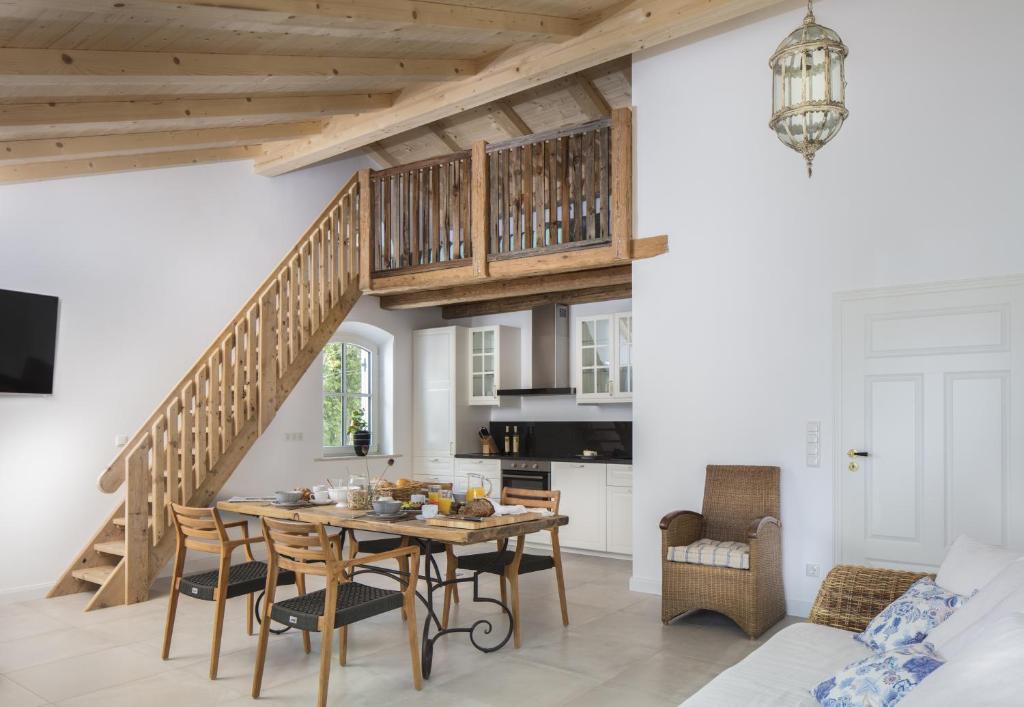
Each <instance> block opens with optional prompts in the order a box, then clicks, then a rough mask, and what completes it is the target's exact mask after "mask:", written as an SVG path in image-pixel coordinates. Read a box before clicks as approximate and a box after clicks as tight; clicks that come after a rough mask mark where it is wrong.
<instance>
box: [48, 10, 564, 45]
mask: <svg viewBox="0 0 1024 707" xmlns="http://www.w3.org/2000/svg"><path fill="white" fill-rule="evenodd" d="M33 2H34V3H36V4H38V5H39V6H40V7H45V8H47V9H55V10H63V11H79V12H80V11H83V10H88V11H93V12H105V13H117V14H120V15H124V16H125V17H130V18H133V19H135V20H136V21H138V20H141V19H164V18H169V19H174V20H175V21H177V22H180V23H182V24H184V25H186V26H192V27H197V28H203V27H209V26H210V25H211V24H212V23H214V22H217V23H221V24H224V25H226V26H231V25H232V23H238V24H239V25H240V26H243V27H246V28H248V29H249V31H260V32H290V31H296V30H299V29H303V28H309V29H316V30H318V31H320V32H329V31H330V30H331V29H332V28H338V29H353V28H355V29H358V28H362V29H371V30H372V29H378V30H394V29H398V28H402V27H420V28H439V29H450V30H467V31H474V32H502V33H507V34H515V35H517V37H516V38H517V39H518V40H527V39H534V40H542V41H550V40H561V39H565V38H567V37H572V36H575V35H577V34H579V33H580V32H581V31H582V27H583V23H582V22H581V21H580V20H576V19H572V18H566V17H557V16H552V15H545V14H540V13H530V12H516V11H514V10H507V9H492V8H485V7H468V6H465V5H460V4H450V3H444V2H433V1H422V2H421V1H420V0H318V1H317V2H309V1H302V0H225V1H224V2H218V1H217V0H123V1H121V2H112V1H111V0H33Z"/></svg>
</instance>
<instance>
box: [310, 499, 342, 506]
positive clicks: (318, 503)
mask: <svg viewBox="0 0 1024 707" xmlns="http://www.w3.org/2000/svg"><path fill="white" fill-rule="evenodd" d="M309 503H310V504H311V505H314V506H329V505H330V504H332V503H337V501H332V500H331V499H329V498H328V499H327V500H326V501H318V500H316V499H315V498H311V499H309Z"/></svg>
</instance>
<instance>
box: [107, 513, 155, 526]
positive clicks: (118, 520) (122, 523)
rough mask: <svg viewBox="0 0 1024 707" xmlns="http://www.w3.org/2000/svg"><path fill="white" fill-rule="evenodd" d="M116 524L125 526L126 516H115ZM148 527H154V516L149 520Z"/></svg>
mask: <svg viewBox="0 0 1024 707" xmlns="http://www.w3.org/2000/svg"><path fill="white" fill-rule="evenodd" d="M114 525H116V526H117V527H119V528H123V527H124V525H125V522H124V517H123V516H122V517H120V518H114ZM146 527H148V528H152V527H153V518H152V517H150V519H149V521H148V522H147V523H146Z"/></svg>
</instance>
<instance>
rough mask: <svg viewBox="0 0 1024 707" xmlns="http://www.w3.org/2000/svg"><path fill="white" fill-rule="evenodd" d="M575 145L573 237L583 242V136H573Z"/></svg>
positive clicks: (573, 163)
mask: <svg viewBox="0 0 1024 707" xmlns="http://www.w3.org/2000/svg"><path fill="white" fill-rule="evenodd" d="M571 139H572V144H573V153H574V154H573V160H572V171H573V184H574V185H575V187H574V189H573V197H574V198H575V201H574V202H573V204H574V205H573V209H572V212H573V214H572V215H573V218H572V220H573V224H572V236H573V240H575V241H582V240H583V238H584V233H585V230H584V227H583V201H584V196H583V189H584V184H583V136H582V135H579V134H576V135H573V136H572V138H571Z"/></svg>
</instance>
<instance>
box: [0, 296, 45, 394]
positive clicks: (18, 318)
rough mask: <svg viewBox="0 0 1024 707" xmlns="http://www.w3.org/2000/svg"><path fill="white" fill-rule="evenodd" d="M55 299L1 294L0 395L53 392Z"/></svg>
mask: <svg viewBox="0 0 1024 707" xmlns="http://www.w3.org/2000/svg"><path fill="white" fill-rule="evenodd" d="M56 348H57V298H56V297H50V296H49V295H36V294H32V293H29V292H13V291H11V290H0V393H40V394H44V395H49V394H50V393H52V392H53V362H54V357H55V355H56Z"/></svg>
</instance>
